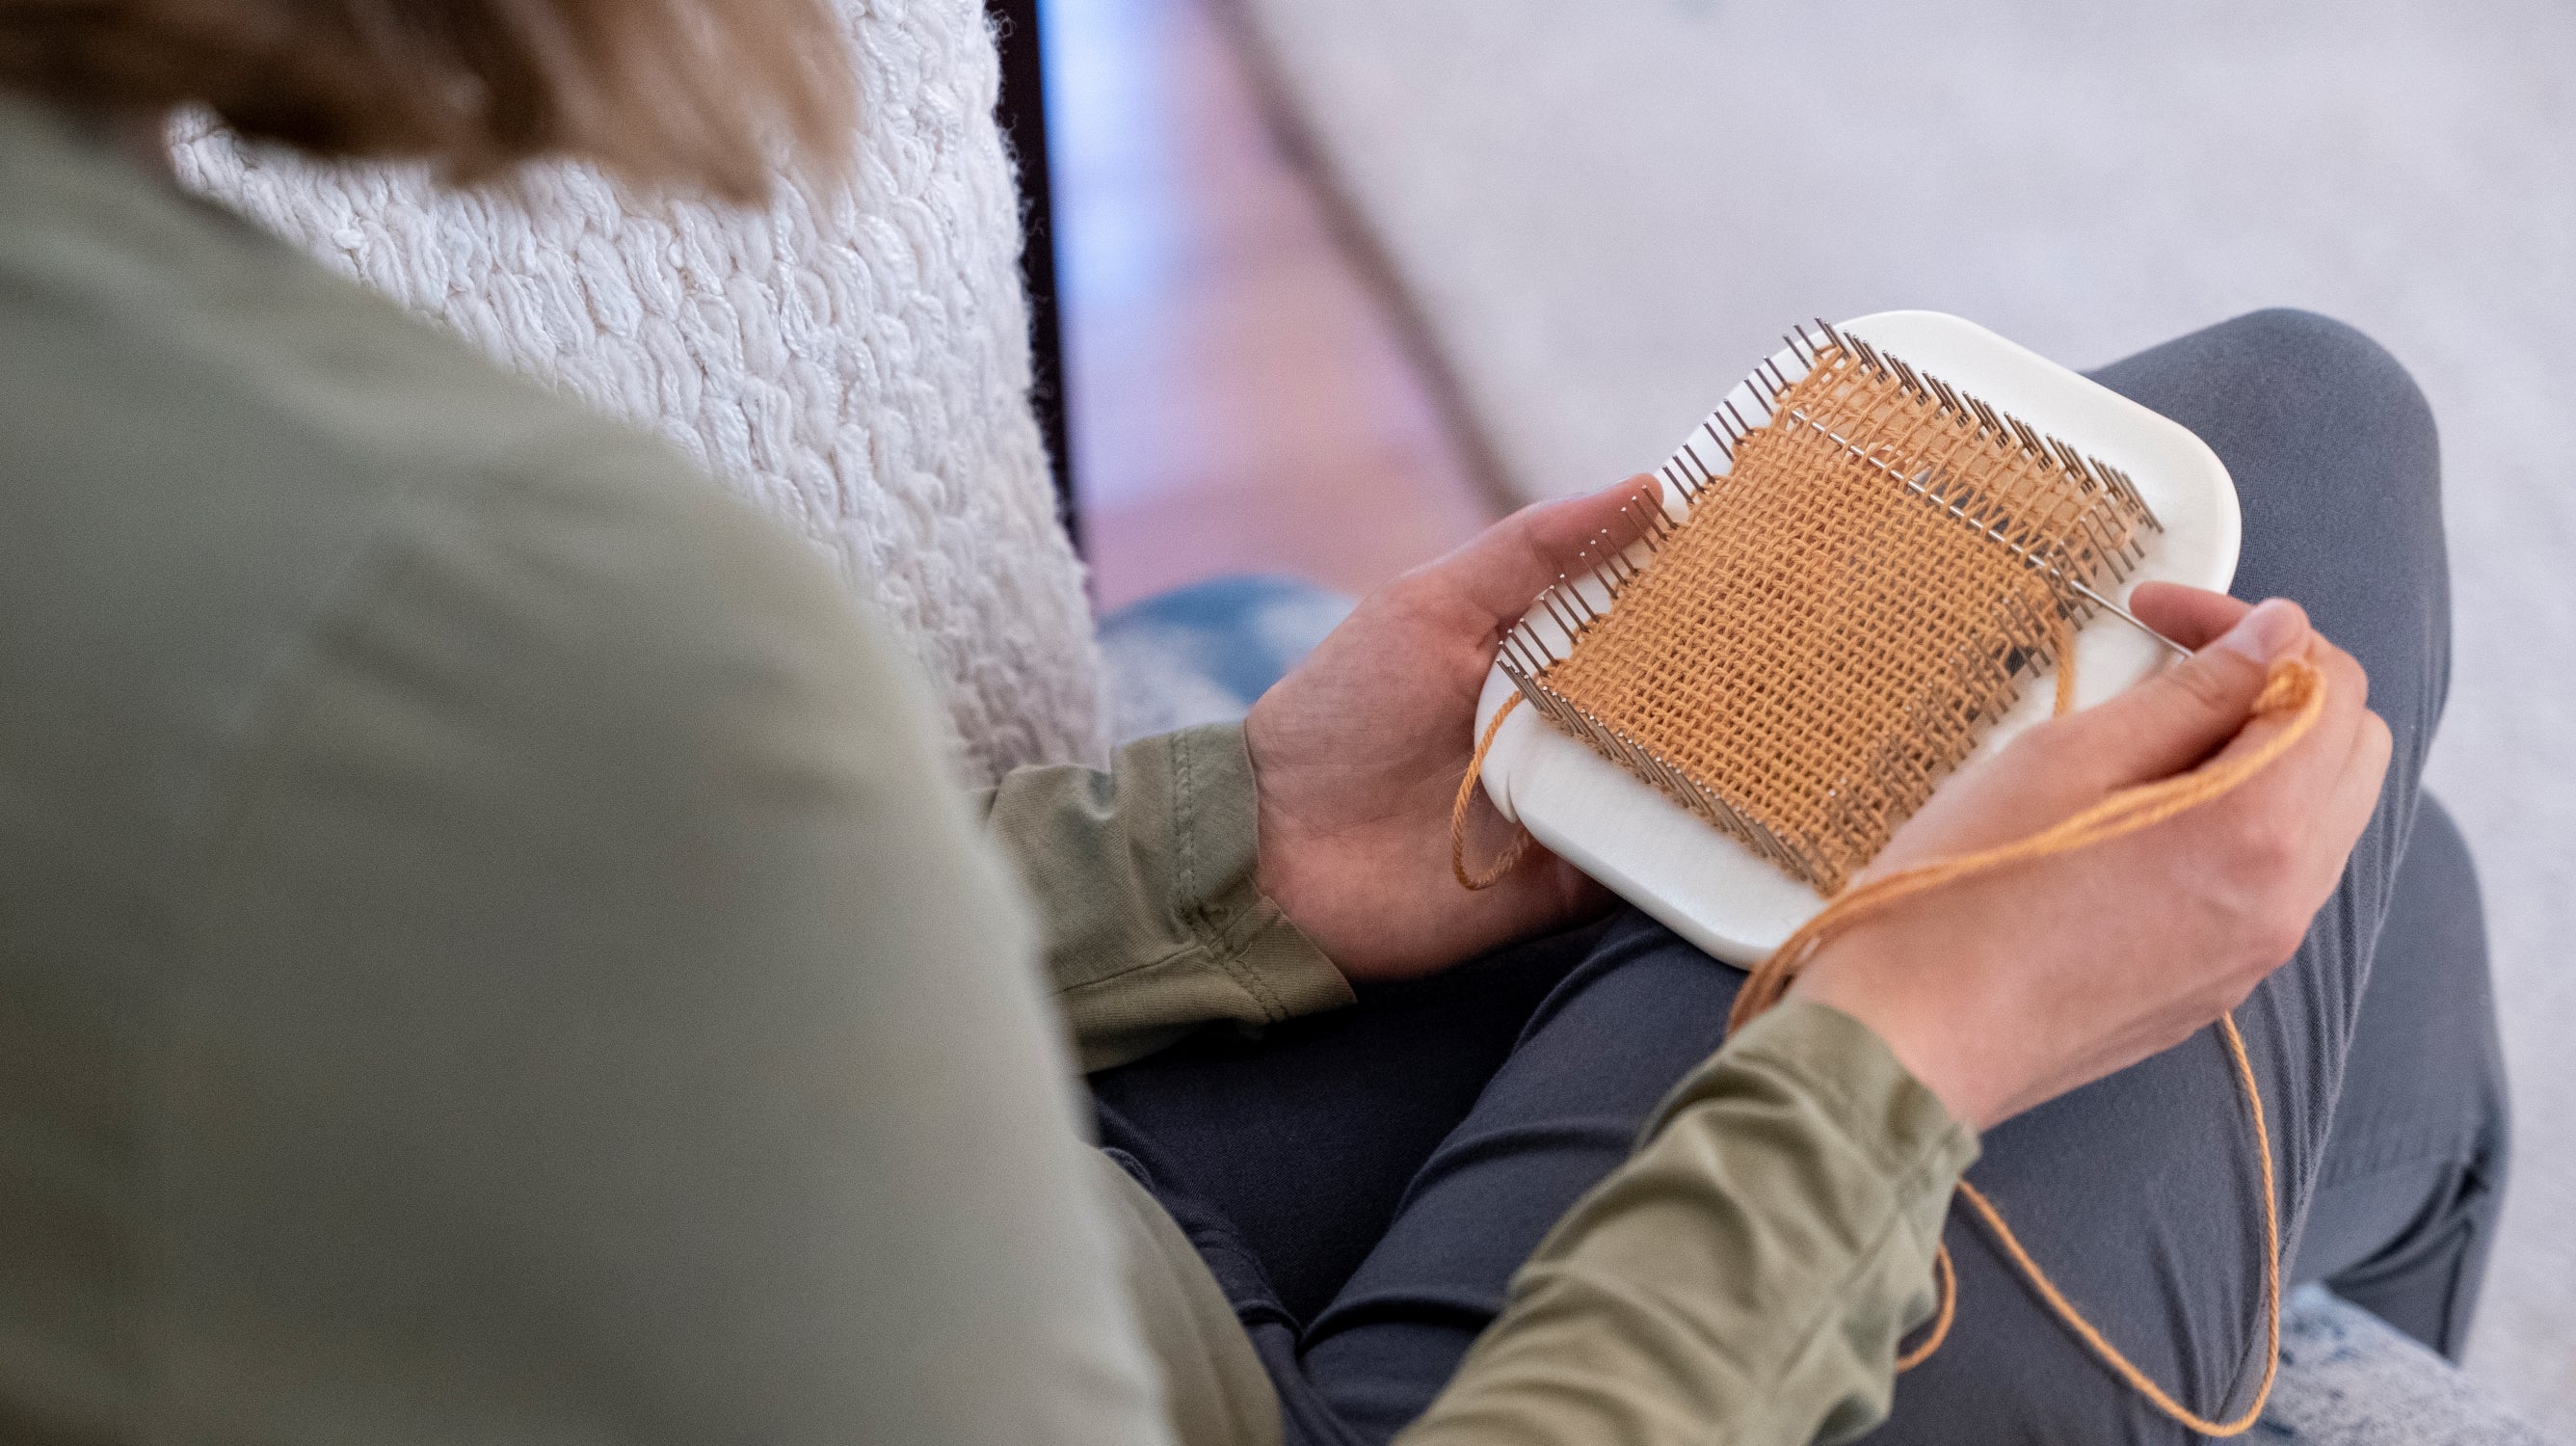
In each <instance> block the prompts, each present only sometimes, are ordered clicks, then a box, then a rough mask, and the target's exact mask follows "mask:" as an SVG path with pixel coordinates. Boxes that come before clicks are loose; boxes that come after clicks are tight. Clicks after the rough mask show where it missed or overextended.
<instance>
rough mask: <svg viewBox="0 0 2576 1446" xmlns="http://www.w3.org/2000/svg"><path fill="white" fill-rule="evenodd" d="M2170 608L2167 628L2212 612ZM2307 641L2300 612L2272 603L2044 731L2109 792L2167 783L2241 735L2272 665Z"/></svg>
mask: <svg viewBox="0 0 2576 1446" xmlns="http://www.w3.org/2000/svg"><path fill="white" fill-rule="evenodd" d="M2172 591H2173V592H2175V593H2180V592H2183V591H2187V590H2186V589H2173V590H2172ZM2202 596H2203V597H2211V596H2215V595H2214V594H2202ZM2173 601H2174V602H2175V604H2176V607H2177V611H2175V612H2169V613H2167V614H2165V616H2166V619H2167V621H2169V622H2176V623H2178V624H2184V623H2191V622H2194V621H2206V620H2207V619H2209V618H2211V617H2214V616H2215V615H2216V613H2217V612H2218V609H2217V608H2215V607H2214V606H2213V605H2210V604H2206V603H2197V602H2186V601H2185V600H2183V599H2180V598H2175V599H2173ZM2313 636H2314V634H2312V633H2311V632H2310V631H2309V629H2308V619H2307V614H2305V613H2303V612H2301V611H2300V610H2299V605H2298V604H2296V603H2293V602H2288V601H2284V600H2282V599H2279V598H2275V599H2273V600H2272V601H2270V602H2267V603H2264V604H2263V605H2262V606H2260V607H2256V608H2251V609H2247V610H2245V611H2244V612H2243V613H2242V615H2241V616H2239V617H2238V618H2237V620H2236V622H2235V624H2234V626H2232V627H2229V628H2228V629H2226V630H2225V631H2224V632H2222V633H2220V634H2219V635H2218V637H2217V638H2216V640H2215V641H2213V642H2210V643H2209V644H2208V645H2207V646H2205V647H2203V648H2201V649H2200V651H2198V652H2196V653H2194V654H2192V655H2191V656H2190V657H2188V658H2185V659H2184V660H2183V661H2181V662H2179V663H2176V664H2175V665H2173V666H2172V667H2170V668H2167V669H2165V670H2164V671H2163V672H2161V673H2158V674H2157V675H2156V676H2154V677H2152V678H2149V679H2148V680H2147V681H2145V682H2144V683H2141V684H2139V685H2138V686H2137V687H2134V688H2131V689H2130V690H2129V691H2127V692H2125V693H2122V694H2121V695H2120V696H2118V697H2116V698H2113V699H2112V700H2111V701H2109V702H2107V703H2104V704H2102V705H2100V706H2099V707H2096V708H2092V709H2089V710H2087V711H2085V712H2082V713H2078V714H2075V715H2073V716H2072V717H2069V718H2066V719H2064V720H2062V721H2060V722H2058V723H2056V724H2053V725H2050V726H2052V727H2054V728H2056V729H2058V730H2060V733H2059V738H2058V742H2059V744H2060V745H2061V746H2064V747H2066V748H2067V749H2069V750H2070V751H2071V752H2074V753H2076V754H2077V755H2079V756H2081V757H2083V758H2084V759H2085V760H2086V761H2087V763H2088V764H2089V765H2090V766H2091V767H2093V768H2094V769H2096V770H2099V772H2100V774H2101V777H2102V780H2103V782H2105V783H2106V784H2108V785H2110V786H2113V787H2117V786H2119V785H2121V784H2126V783H2144V782H2147V781H2149V780H2151V779H2157V778H2164V777H2168V776H2170V775H2172V774H2175V773H2179V772H2181V771H2182V770H2184V769H2186V768H2189V767H2191V766H2192V765H2194V764H2196V763H2198V762H2200V761H2201V760H2202V759H2204V758H2207V757H2208V756H2209V755H2210V753H2211V752H2212V751H2214V750H2216V749H2217V748H2218V747H2219V745H2221V744H2223V743H2225V742H2226V741H2227V740H2228V739H2230V738H2233V737H2236V736H2237V735H2238V734H2239V733H2240V732H2242V731H2244V730H2245V726H2246V719H2247V717H2248V716H2249V715H2251V714H2252V712H2253V709H2254V700H2255V699H2256V698H2258V697H2260V696H2262V692H2263V685H2264V683H2265V682H2266V681H2268V680H2269V679H2270V677H2271V673H2272V665H2273V664H2274V663H2275V662H2277V661H2279V660H2280V659H2282V658H2285V657H2290V656H2294V655H2296V654H2297V653H2299V652H2300V651H2302V650H2303V649H2305V648H2306V646H2307V645H2308V642H2309V639H2310V638H2312V637H2313Z"/></svg>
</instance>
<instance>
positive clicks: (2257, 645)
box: [2218, 598, 2307, 667]
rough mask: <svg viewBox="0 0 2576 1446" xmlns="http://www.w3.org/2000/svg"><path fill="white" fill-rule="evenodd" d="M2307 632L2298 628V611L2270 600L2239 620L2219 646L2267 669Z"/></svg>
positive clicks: (2288, 605) (2277, 600)
mask: <svg viewBox="0 0 2576 1446" xmlns="http://www.w3.org/2000/svg"><path fill="white" fill-rule="evenodd" d="M2306 631H2307V629H2306V628H2305V627H2303V626H2301V625H2300V622H2299V610H2298V609H2297V608H2296V607H2293V606H2292V605H2290V604H2289V603H2286V602H2284V601H2282V600H2281V599H2279V598H2273V599H2272V600H2270V601H2269V602H2266V603H2263V604H2261V605H2260V606H2258V607H2256V608H2255V609H2254V611H2252V612H2250V613H2247V614H2246V615H2245V616H2243V617H2241V618H2238V619H2237V620H2236V626H2234V627H2232V628H2229V629H2228V630H2227V636H2225V637H2223V638H2220V639H2219V640H2218V645H2219V646H2220V647H2222V648H2225V649H2227V650H2229V651H2230V652H2235V653H2241V654H2243V655H2244V656H2246V657H2249V658H2252V659H2253V660H2254V661H2255V662H2258V663H2261V664H2263V665H2264V666H2265V667H2269V666H2271V664H2272V661H2273V660H2274V659H2276V658H2278V657H2280V656H2281V655H2282V654H2283V653H2286V652H2288V651H2289V650H2290V646H2291V645H2292V644H2293V643H2296V642H2297V641H2298V640H2299V637H2300V635H2301V634H2303V633H2305V632H2306Z"/></svg>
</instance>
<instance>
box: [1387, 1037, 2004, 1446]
mask: <svg viewBox="0 0 2576 1446" xmlns="http://www.w3.org/2000/svg"><path fill="white" fill-rule="evenodd" d="M1976 1153H1977V1144H1976V1139H1975V1137H1974V1136H1973V1135H1972V1134H1971V1133H1970V1132H1969V1131H1968V1129H1967V1128H1966V1127H1964V1126H1962V1125H1960V1124H1958V1123H1957V1122H1955V1121H1953V1120H1952V1119H1951V1118H1950V1116H1949V1114H1948V1112H1947V1111H1946V1110H1944V1109H1943V1108H1942V1105H1941V1102H1940V1101H1939V1100H1938V1099H1937V1098H1936V1097H1934V1096H1933V1094H1932V1093H1931V1092H1930V1091H1929V1090H1927V1089H1925V1088H1924V1087H1923V1086H1922V1085H1921V1084H1919V1083H1917V1082H1916V1081H1915V1080H1914V1079H1913V1077H1912V1076H1910V1075H1909V1074H1907V1073H1906V1071H1905V1068H1904V1066H1903V1065H1901V1064H1899V1063H1898V1062H1897V1060H1896V1057H1895V1056H1894V1055H1893V1054H1891V1053H1889V1052H1888V1049H1887V1047H1886V1045H1885V1044H1883V1043H1881V1042H1880V1041H1879V1039H1878V1037H1877V1036H1876V1035H1874V1034H1872V1033H1871V1032H1870V1031H1869V1030H1868V1029H1867V1028H1865V1027H1864V1026H1862V1025H1861V1024H1860V1022H1859V1021H1857V1020H1855V1019H1853V1018H1851V1017H1850V1016H1849V1015H1845V1014H1842V1013H1840V1012H1838V1011H1836V1010H1833V1009H1830V1008H1827V1007H1825V1006H1823V1005H1820V1004H1813V1003H1808V1002H1806V1001H1804V1000H1793V1001H1791V1002H1790V1003H1788V1004H1785V1005H1782V1006H1781V1007H1780V1008H1778V1009H1776V1010H1774V1011H1772V1012H1771V1013H1770V1014H1768V1015H1766V1016H1764V1017H1763V1018H1761V1019H1759V1020H1757V1021H1755V1022H1754V1023H1753V1024H1752V1025H1751V1026H1749V1027H1747V1028H1746V1029H1745V1030H1744V1031H1743V1033H1741V1034H1740V1035H1738V1036H1737V1037H1736V1038H1735V1039H1733V1040H1731V1041H1730V1042H1729V1043H1728V1044H1727V1046H1726V1048H1724V1049H1723V1050H1721V1051H1719V1052H1718V1054H1717V1055H1716V1056H1715V1057H1714V1058H1713V1059H1711V1060H1710V1061H1709V1063H1708V1064H1706V1065H1705V1066H1703V1067H1702V1068H1701V1069H1700V1070H1699V1071H1698V1072H1697V1073H1695V1074H1693V1075H1692V1076H1691V1077H1690V1078H1689V1079H1687V1080H1685V1081H1684V1082H1683V1083H1682V1084H1681V1086H1680V1087H1679V1088H1677V1089H1676V1090H1675V1091H1674V1092H1673V1093H1672V1094H1671V1096H1669V1097H1668V1098H1667V1099H1666V1100H1665V1102H1664V1104H1663V1107H1662V1108H1661V1109H1660V1110H1659V1111H1658V1113H1657V1115H1656V1118H1655V1120H1654V1122H1653V1123H1652V1124H1651V1125H1650V1126H1649V1127H1648V1130H1647V1132H1646V1138H1645V1142H1644V1144H1643V1145H1641V1146H1640V1147H1639V1149H1638V1151H1637V1153H1636V1155H1635V1156H1634V1157H1632V1158H1631V1159H1630V1160H1629V1161H1628V1163H1626V1164H1625V1165H1623V1166H1621V1167H1620V1168H1619V1169H1618V1170H1617V1171H1615V1172H1614V1173H1612V1175H1611V1176H1610V1177H1609V1178H1608V1179H1607V1180H1604V1181H1603V1182H1602V1183H1601V1184H1600V1185H1599V1186H1597V1187H1596V1188H1594V1189H1593V1190H1592V1191H1591V1193H1589V1194H1587V1195H1585V1196H1584V1197H1583V1199H1582V1200H1580V1201H1578V1202H1577V1203H1576V1204H1575V1207H1574V1208H1573V1210H1571V1211H1569V1212H1568V1213H1567V1214H1566V1216H1565V1218H1564V1219H1563V1220H1562V1221H1560V1222H1559V1223H1558V1224H1557V1226H1556V1228H1555V1230H1554V1231H1553V1232H1551V1233H1550V1234H1549V1236H1548V1237H1547V1239H1546V1240H1545V1241H1544V1242H1542V1243H1541V1244H1540V1246H1539V1249H1538V1252H1537V1253H1536V1254H1535V1255H1533V1256H1532V1257H1531V1258H1530V1261H1529V1264H1527V1265H1526V1266H1524V1267H1523V1268H1522V1269H1521V1272H1520V1274H1519V1275H1518V1276H1516V1277H1514V1279H1513V1282H1512V1289H1511V1300H1510V1304H1509V1306H1508V1307H1507V1308H1506V1309H1505V1311H1504V1313H1503V1315H1502V1316H1501V1318H1500V1319H1498V1320H1497V1321H1496V1322H1495V1323H1494V1324H1493V1326H1492V1327H1491V1328H1490V1329H1488V1330H1487V1331H1486V1332H1485V1335H1484V1337H1483V1338H1482V1339H1481V1340H1480V1341H1478V1342H1477V1345H1476V1348H1475V1349H1474V1350H1473V1351H1472V1352H1470V1353H1469V1354H1468V1356H1467V1360H1466V1362H1465V1364H1464V1365H1463V1366H1461V1367H1460V1369H1459V1372H1458V1375H1457V1377H1456V1379H1455V1380H1454V1381H1452V1383H1451V1384H1450V1386H1449V1389H1448V1390H1447V1391H1446V1392H1444V1393H1443V1394H1442V1395H1441V1397H1440V1398H1439V1400H1438V1401H1436V1402H1434V1403H1433V1405H1432V1407H1431V1410H1430V1411H1429V1412H1428V1413H1427V1414H1425V1415H1424V1416H1423V1418H1422V1419H1421V1420H1420V1421H1419V1422H1417V1423H1416V1424H1415V1425H1414V1427H1413V1428H1412V1429H1411V1430H1410V1431H1408V1432H1406V1433H1405V1435H1404V1436H1403V1437H1401V1438H1400V1441H1401V1443H1402V1446H1467V1443H1476V1446H1491V1443H1493V1442H1497V1441H1513V1442H1567V1443H1572V1442H1592V1441H1621V1442H1628V1443H1633V1446H1663V1443H1681V1442H1690V1443H1695V1446H1699V1443H1708V1442H1748V1443H1750V1442H1769V1443H1780V1446H1793V1443H1803V1442H1808V1441H1827V1442H1842V1441H1848V1440H1851V1439H1852V1438H1854V1437H1856V1436H1858V1435H1860V1434H1861V1433H1862V1432H1864V1431H1866V1430H1868V1429H1870V1428H1871V1427H1873V1426H1875V1425H1876V1424H1877V1423H1878V1422H1880V1421H1881V1420H1883V1419H1885V1417H1886V1415H1887V1410H1888V1402H1889V1397H1890V1395H1891V1393H1892V1392H1893V1389H1894V1379H1895V1355H1896V1350H1897V1343H1898V1341H1899V1339H1900V1337H1902V1336H1903V1335H1904V1333H1905V1332H1906V1331H1907V1330H1908V1329H1910V1328H1912V1327H1914V1326H1916V1325H1918V1324H1920V1323H1921V1322H1922V1321H1923V1320H1924V1319H1925V1318H1926V1317H1927V1316H1928V1315H1929V1314H1930V1312H1931V1308H1932V1303H1933V1295H1932V1257H1933V1252H1934V1250H1935V1248H1936V1247H1937V1246H1938V1245H1939V1243H1940V1238H1941V1222H1942V1218H1943V1216H1944V1214H1945V1213H1946V1211H1947V1208H1948V1204H1949V1200H1950V1195H1951V1192H1952V1190H1953V1189H1955V1188H1956V1187H1957V1184H1958V1180H1959V1174H1960V1172H1961V1171H1962V1170H1964V1169H1965V1168H1966V1167H1967V1165H1968V1163H1969V1162H1970V1161H1971V1160H1972V1159H1974V1158H1975V1156H1976Z"/></svg>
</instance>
